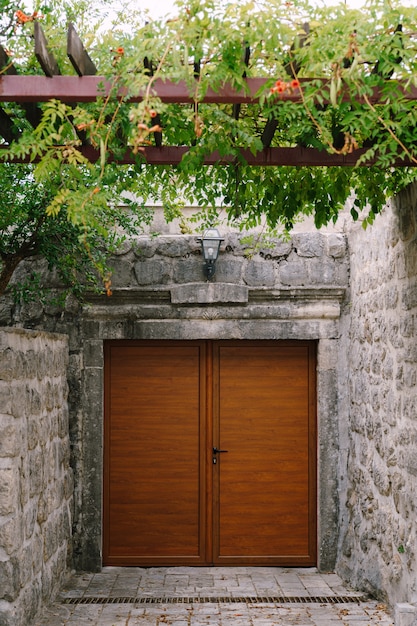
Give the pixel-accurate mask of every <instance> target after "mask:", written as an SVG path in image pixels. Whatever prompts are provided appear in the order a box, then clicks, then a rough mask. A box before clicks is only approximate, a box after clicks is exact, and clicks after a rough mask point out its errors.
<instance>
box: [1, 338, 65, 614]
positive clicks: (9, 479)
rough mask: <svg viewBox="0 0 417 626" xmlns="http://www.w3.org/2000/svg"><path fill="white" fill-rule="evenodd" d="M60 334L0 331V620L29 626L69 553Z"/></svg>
mask: <svg viewBox="0 0 417 626" xmlns="http://www.w3.org/2000/svg"><path fill="white" fill-rule="evenodd" d="M67 365H68V347H67V339H66V337H64V336H58V335H51V334H48V333H45V332H35V331H25V330H22V329H11V328H10V329H9V328H4V329H1V330H0V624H1V625H2V626H26V625H28V626H29V625H32V624H33V623H34V620H35V616H36V614H37V612H38V611H39V609H40V606H41V603H42V602H45V601H48V600H49V599H51V598H52V597H53V596H54V595H55V594H56V593H57V591H58V590H59V588H60V585H61V584H62V581H63V577H64V574H65V572H66V570H67V562H68V559H69V558H70V557H71V540H70V539H71V517H72V511H71V509H72V499H73V480H72V471H71V469H70V465H69V457H70V448H69V430H68V406H67V390H68V385H67Z"/></svg>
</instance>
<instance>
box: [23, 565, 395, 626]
mask: <svg viewBox="0 0 417 626" xmlns="http://www.w3.org/2000/svg"><path fill="white" fill-rule="evenodd" d="M261 592H262V593H261ZM354 593H355V592H354V591H352V590H349V589H346V587H344V585H343V584H342V581H341V580H340V578H339V577H338V576H336V575H335V574H323V575H321V574H319V573H317V571H316V570H315V569H314V568H311V569H305V568H294V569H286V568H266V567H265V568H262V567H261V568H245V567H238V568H233V567H232V568H224V567H221V568H216V567H209V568H191V567H183V568H175V567H173V568H149V569H144V568H105V569H104V570H103V571H102V572H100V573H98V574H82V575H75V576H73V577H72V579H71V581H69V583H68V584H67V585H65V586H64V587H63V589H62V592H61V594H60V597H61V599H62V602H60V599H59V598H58V600H57V602H55V603H54V604H53V605H52V606H50V607H46V608H45V610H44V612H43V613H42V615H41V616H40V617H39V619H38V620H37V621H36V622H35V624H34V625H33V626H167V625H169V626H292V625H294V626H295V625H296V626H377V625H378V626H393V621H392V619H391V617H390V616H389V615H388V613H387V612H386V610H385V609H384V607H383V606H382V605H379V604H378V603H377V602H373V601H369V602H361V603H359V604H358V603H357V602H350V603H348V604H345V603H344V604H316V603H305V604H304V603H303V604H300V603H297V604H296V603H294V604H286V603H282V604H277V603H274V602H271V601H270V602H264V603H260V602H253V603H251V602H233V603H230V602H219V601H213V602H210V603H204V602H203V603H201V604H200V603H192V604H181V603H180V604H162V603H161V604H159V603H156V604H149V605H148V604H145V605H141V604H139V603H138V604H134V603H126V604H121V603H118V604H73V605H72V604H71V605H70V604H64V603H63V601H64V600H65V599H66V598H67V599H68V598H76V599H79V598H82V597H85V598H92V597H98V598H100V597H101V598H103V597H113V598H114V597H118V596H119V595H120V597H132V598H134V597H155V598H163V597H181V596H184V597H189V596H192V597H205V596H207V597H213V598H219V597H235V598H239V597H256V596H257V595H259V596H261V595H262V596H264V597H269V598H273V597H278V596H287V597H288V596H304V597H306V596H315V595H319V596H333V595H335V594H339V595H343V596H349V595H350V594H354ZM106 594H107V596H106ZM136 594H137V595H136Z"/></svg>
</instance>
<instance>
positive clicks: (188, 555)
mask: <svg viewBox="0 0 417 626" xmlns="http://www.w3.org/2000/svg"><path fill="white" fill-rule="evenodd" d="M315 404H316V403H315V345H314V343H312V342H303V341H292V342H284V341H283V342H263V341H213V342H211V341H181V342H180V341H165V342H162V341H130V342H127V341H111V342H107V343H106V345H105V445H104V449H105V455H104V457H105V458H104V466H105V475H104V525H103V538H104V544H103V561H104V564H105V565H123V566H127V565H142V566H152V565H153V566H155V565H161V566H163V565H173V564H177V565H209V564H218V565H221V564H224V565H238V564H248V565H268V564H269V565H305V566H307V565H314V564H315V563H316V418H315Z"/></svg>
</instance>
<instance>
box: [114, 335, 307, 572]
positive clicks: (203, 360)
mask: <svg viewBox="0 0 417 626" xmlns="http://www.w3.org/2000/svg"><path fill="white" fill-rule="evenodd" d="M167 343H169V344H170V345H179V344H180V345H184V341H175V340H112V341H108V342H105V343H104V356H105V359H104V363H105V366H104V395H105V398H106V397H108V394H109V390H110V371H111V370H110V367H109V364H110V354H111V348H112V346H117V345H119V346H127V345H135V344H137V345H166V344H167ZM191 343H194V344H198V345H200V347H202V348H203V349H202V350H201V352H200V368H201V375H200V427H201V437H200V472H201V477H200V484H201V493H200V523H201V528H200V542H204V545H205V547H206V549H205V551H204V554H203V551H202V550H201V546H200V556H201V558H200V559H198V560H196V559H190V560H184V562H183V564H186V565H193V564H194V565H208V564H211V563H212V562H213V531H214V530H215V528H214V516H215V514H216V509H215V505H214V506H213V493H214V491H213V465H212V454H211V450H212V447H213V432H214V425H215V424H214V417H213V413H216V408H215V402H213V398H215V399H217V400H216V402H217V401H218V396H219V393H218V391H219V390H218V388H217V383H216V381H217V380H218V377H217V376H216V375H214V376H213V368H212V367H207V363H208V362H209V361H210V362H211V363H213V347H214V345H217V346H220V345H221V344H223V345H239V346H243V345H244V344H251V345H266V344H268V345H273V344H274V343H276V342H274V341H271V340H250V339H249V340H243V341H242V340H223V341H218V342H217V341H216V340H194V341H193V340H192V341H191ZM279 344H280V345H285V346H289V347H290V346H300V345H304V346H308V364H309V365H308V366H309V373H308V376H309V382H308V389H309V397H308V405H309V416H308V420H309V425H308V431H309V481H310V485H309V545H310V546H311V553H310V555H309V557H308V559H307V558H306V559H305V562H302V560H301V559H298V562H297V565H299V566H303V565H304V566H312V565H316V564H317V563H316V561H317V522H318V520H317V456H318V454H317V414H316V405H317V402H316V361H317V359H316V343H315V342H312V341H305V340H280V341H279ZM217 412H218V411H217ZM108 420H109V402H108V401H106V400H105V402H104V437H103V447H104V450H103V516H102V524H103V528H102V532H103V556H104V560H105V561H106V559H107V557H108V545H109V534H108V533H109V522H108V511H109V479H110V470H109V448H110V441H109V429H108V427H107V424H108ZM203 494H205V497H203ZM239 561H240V560H239V559H238V560H237V561H236V559H234V563H235V564H237V563H239ZM241 561H242V562H244V561H245V562H247V559H245V558H244V557H242V559H241ZM116 564H117V563H115V562H114V561H113V562H112V565H116ZM120 564H122V563H120ZM173 564H178V561H177V560H170V559H166V558H160V559H159V558H154V559H152V565H155V566H157V565H173ZM219 564H220V563H219ZM257 564H258V565H259V564H261V563H260V561H259V559H258V562H257ZM280 564H281V563H278V562H277V563H276V565H280ZM288 564H289V563H288V562H287V561H283V562H282V565H288Z"/></svg>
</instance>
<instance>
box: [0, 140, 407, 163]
mask: <svg viewBox="0 0 417 626" xmlns="http://www.w3.org/2000/svg"><path fill="white" fill-rule="evenodd" d="M64 148H65V147H64V146H63V149H64ZM2 149H3V150H5V148H2V147H1V146H0V160H1V151H2ZM79 151H80V153H81V154H82V155H83V156H85V157H86V158H87V159H88V160H89V161H91V162H92V163H94V162H96V161H98V160H99V159H100V152H99V150H96V149H95V148H93V147H92V146H87V145H85V146H80V147H79ZM189 151H190V148H188V147H186V146H161V147H157V146H146V147H144V148H143V151H141V152H140V153H139V154H138V155H135V154H133V153H132V152H131V151H126V153H125V154H124V156H123V157H121V158H117V159H113V158H112V157H111V155H110V156H109V161H110V162H112V161H113V162H117V163H119V164H120V165H132V164H137V163H140V162H143V163H145V164H149V165H178V164H179V163H180V162H181V160H182V158H183V156H184V155H186V154H187V152H189ZM365 152H366V149H364V148H362V149H358V150H354V151H353V152H351V153H350V154H335V153H329V152H326V151H324V150H317V149H316V148H301V147H294V148H265V149H264V150H262V152H258V153H257V154H256V155H254V154H252V152H251V151H250V150H240V151H238V154H234V155H226V156H221V155H220V154H219V153H218V152H213V153H211V154H209V155H206V156H205V157H204V159H203V161H202V164H203V165H220V166H222V165H228V164H234V165H236V164H239V163H240V162H241V163H242V164H243V163H245V164H248V165H254V166H263V167H268V166H283V165H289V166H297V167H302V166H311V167H314V166H323V167H354V166H355V165H356V164H357V161H358V159H359V158H360V157H361V156H362V155H363V154H364V153H365ZM13 162H15V163H29V162H31V160H30V157H29V156H27V157H26V158H22V159H21V158H19V159H15V160H14V161H13ZM374 163H376V158H373V159H370V160H368V161H367V162H366V164H365V163H364V164H363V165H364V166H365V165H366V166H370V165H373V164H374ZM394 165H395V166H396V167H409V166H415V165H416V164H415V163H413V162H411V161H410V160H409V159H398V160H397V161H396V162H395V163H394Z"/></svg>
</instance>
